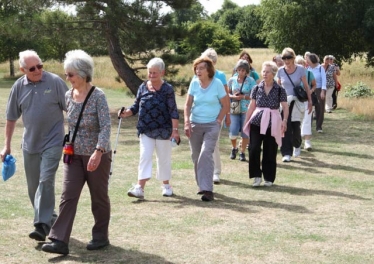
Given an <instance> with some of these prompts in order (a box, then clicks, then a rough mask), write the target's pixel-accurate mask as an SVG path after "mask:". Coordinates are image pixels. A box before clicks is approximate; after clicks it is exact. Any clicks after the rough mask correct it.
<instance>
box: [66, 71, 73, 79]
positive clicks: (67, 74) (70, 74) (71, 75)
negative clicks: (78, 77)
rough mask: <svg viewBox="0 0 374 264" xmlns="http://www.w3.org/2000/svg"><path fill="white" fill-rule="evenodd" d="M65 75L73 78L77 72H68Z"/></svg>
mask: <svg viewBox="0 0 374 264" xmlns="http://www.w3.org/2000/svg"><path fill="white" fill-rule="evenodd" d="M65 76H66V77H69V78H73V77H74V76H75V74H72V73H70V72H68V73H65Z"/></svg>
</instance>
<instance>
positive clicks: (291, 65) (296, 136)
mask: <svg viewBox="0 0 374 264" xmlns="http://www.w3.org/2000/svg"><path fill="white" fill-rule="evenodd" d="M295 57H296V54H295V52H294V51H293V49H291V48H285V49H284V50H283V51H282V60H283V61H284V63H285V65H284V67H281V68H280V69H279V70H278V73H277V77H278V84H279V85H281V86H282V87H283V88H284V89H285V90H286V93H287V102H288V105H289V112H290V114H289V115H288V123H287V131H286V133H285V135H284V137H283V139H282V147H281V153H282V156H283V158H282V161H283V162H289V161H291V156H292V154H293V155H294V157H298V156H300V154H301V148H300V146H301V142H302V140H301V130H300V121H301V119H302V116H303V112H304V109H305V108H304V103H302V102H300V101H299V100H298V99H297V97H296V95H295V92H294V87H296V86H299V85H300V84H301V83H303V87H304V89H305V90H306V92H307V95H308V113H311V112H312V99H311V96H310V89H309V85H308V82H307V80H306V74H305V69H304V67H303V66H301V65H297V64H296V63H295Z"/></svg>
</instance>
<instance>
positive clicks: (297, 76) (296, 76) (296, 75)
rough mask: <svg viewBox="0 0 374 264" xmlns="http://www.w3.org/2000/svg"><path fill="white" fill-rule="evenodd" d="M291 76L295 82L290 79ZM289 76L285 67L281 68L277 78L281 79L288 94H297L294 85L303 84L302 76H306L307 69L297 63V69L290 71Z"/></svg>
mask: <svg viewBox="0 0 374 264" xmlns="http://www.w3.org/2000/svg"><path fill="white" fill-rule="evenodd" d="M288 76H289V77H290V78H291V80H292V82H293V84H292V83H291V81H290V78H288ZM288 76H287V74H286V70H285V68H284V67H281V68H279V70H278V72H277V78H278V80H280V81H281V85H282V87H283V88H284V89H285V90H286V93H287V95H295V93H294V91H293V89H294V85H295V86H299V85H300V84H301V78H302V77H303V76H305V69H304V67H303V66H300V65H296V69H295V71H294V72H293V73H291V74H290V73H289V74H288Z"/></svg>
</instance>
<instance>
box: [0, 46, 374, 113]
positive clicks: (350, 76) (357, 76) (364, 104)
mask: <svg viewBox="0 0 374 264" xmlns="http://www.w3.org/2000/svg"><path fill="white" fill-rule="evenodd" d="M246 51H248V52H249V53H250V55H251V57H252V59H253V65H252V66H253V67H254V68H255V69H256V70H257V72H258V73H259V74H260V76H261V65H262V62H264V61H267V60H271V59H272V58H273V56H274V55H275V53H274V52H273V51H272V50H270V49H246ZM94 60H95V74H94V75H95V76H94V83H95V85H96V86H98V87H104V88H108V89H114V90H120V91H127V92H128V89H127V88H126V87H125V84H124V82H123V81H121V82H118V81H117V80H118V74H117V73H116V71H115V70H114V68H113V65H112V63H111V61H110V58H109V57H96V58H94ZM237 60H238V55H233V56H219V58H218V62H217V65H216V67H217V69H219V70H221V71H223V72H225V73H226V77H227V78H230V77H231V75H232V69H233V67H234V65H235V64H236V62H237ZM15 65H16V67H17V68H18V61H15ZM44 65H45V69H46V70H48V71H51V72H54V73H57V74H59V75H60V76H61V77H63V78H64V71H63V66H62V64H61V63H60V62H57V61H46V62H44ZM178 68H179V74H178V78H179V79H182V78H183V79H186V80H189V79H191V77H192V76H193V71H192V64H187V65H184V66H179V67H178ZM0 73H5V74H8V73H9V64H8V63H2V64H0ZM141 74H142V76H146V73H145V71H141ZM18 75H20V73H18ZM166 79H167V77H166ZM339 81H340V82H341V84H342V87H343V88H342V91H341V92H340V94H339V99H338V107H339V108H345V109H347V110H348V111H351V112H353V113H354V114H356V115H357V116H358V117H359V118H363V119H367V120H374V104H373V103H372V102H373V101H374V98H371V99H359V100H356V99H353V100H352V99H348V98H344V96H343V95H344V87H345V86H347V85H349V84H353V85H355V84H356V83H357V82H359V81H362V82H364V83H365V84H367V85H368V86H369V87H371V88H372V89H374V68H365V61H363V60H362V59H360V58H357V59H356V60H354V61H353V63H352V64H347V63H344V64H343V67H342V71H341V76H340V77H339ZM184 88H186V87H184Z"/></svg>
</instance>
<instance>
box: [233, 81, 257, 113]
mask: <svg viewBox="0 0 374 264" xmlns="http://www.w3.org/2000/svg"><path fill="white" fill-rule="evenodd" d="M255 85H256V82H255V80H254V79H253V78H252V77H248V76H247V78H245V81H244V84H243V88H242V90H241V92H242V94H244V95H248V96H250V95H251V90H252V88H253V87H254V86H255ZM228 86H229V92H230V93H231V94H235V93H239V92H240V87H241V86H242V84H241V83H238V77H237V76H235V77H231V78H230V80H229V82H228ZM249 102H250V100H244V99H243V100H240V112H242V113H245V112H247V110H248V105H249Z"/></svg>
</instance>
